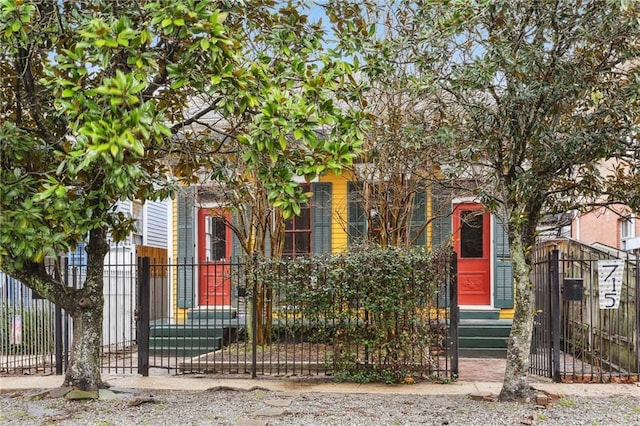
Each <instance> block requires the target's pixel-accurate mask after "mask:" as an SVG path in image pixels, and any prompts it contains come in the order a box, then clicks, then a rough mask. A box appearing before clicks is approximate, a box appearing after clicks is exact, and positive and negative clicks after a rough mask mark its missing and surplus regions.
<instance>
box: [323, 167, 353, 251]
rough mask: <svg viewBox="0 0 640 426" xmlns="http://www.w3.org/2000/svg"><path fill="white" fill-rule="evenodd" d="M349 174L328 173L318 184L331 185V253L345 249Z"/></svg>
mask: <svg viewBox="0 0 640 426" xmlns="http://www.w3.org/2000/svg"><path fill="white" fill-rule="evenodd" d="M348 177H350V174H349V172H346V171H345V172H343V174H341V175H335V174H333V173H329V174H327V175H325V176H322V177H321V178H320V182H329V183H331V252H332V253H340V252H342V251H345V250H346V249H347V242H348V240H347V183H348V182H349V179H348Z"/></svg>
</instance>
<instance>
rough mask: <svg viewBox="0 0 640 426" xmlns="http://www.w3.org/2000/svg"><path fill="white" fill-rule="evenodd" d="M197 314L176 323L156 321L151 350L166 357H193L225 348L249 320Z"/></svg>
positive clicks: (152, 326)
mask: <svg viewBox="0 0 640 426" xmlns="http://www.w3.org/2000/svg"><path fill="white" fill-rule="evenodd" d="M200 313H201V314H203V315H198V317H197V319H193V318H192V320H191V321H185V322H182V323H177V322H175V321H173V320H171V319H162V320H157V321H153V322H152V323H151V324H150V329H149V351H150V353H151V354H152V355H155V356H163V357H178V358H184V357H193V356H198V355H202V354H205V353H208V352H213V351H216V350H219V349H221V348H222V346H223V345H224V344H229V343H231V342H233V341H235V340H236V338H237V336H238V330H239V329H240V328H242V327H244V326H245V323H246V319H245V318H241V317H236V318H228V317H218V318H216V317H215V316H213V315H212V316H207V315H206V314H205V312H204V310H203V311H202V312H200Z"/></svg>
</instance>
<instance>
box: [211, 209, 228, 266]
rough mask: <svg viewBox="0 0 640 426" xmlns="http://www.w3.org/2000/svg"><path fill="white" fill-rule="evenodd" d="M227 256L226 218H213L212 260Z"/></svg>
mask: <svg viewBox="0 0 640 426" xmlns="http://www.w3.org/2000/svg"><path fill="white" fill-rule="evenodd" d="M226 258H227V229H226V224H225V221H224V219H222V218H220V217H212V218H211V260H222V259H226Z"/></svg>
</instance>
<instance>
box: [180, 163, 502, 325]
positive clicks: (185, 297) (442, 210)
mask: <svg viewBox="0 0 640 426" xmlns="http://www.w3.org/2000/svg"><path fill="white" fill-rule="evenodd" d="M350 176H351V175H350V174H349V173H348V172H345V173H343V174H342V175H333V174H331V175H324V176H321V177H320V178H319V179H317V180H316V181H314V182H311V183H310V184H309V189H310V190H311V192H313V197H312V198H311V201H310V203H309V206H308V207H307V208H305V209H303V211H302V213H301V215H300V216H299V217H296V218H295V219H293V220H290V221H288V223H287V227H286V231H285V232H286V241H285V255H289V256H297V255H306V254H317V253H327V252H331V253H338V252H341V251H344V250H345V249H346V248H347V247H348V246H349V245H350V244H353V243H355V242H356V241H357V240H358V239H359V238H360V237H362V236H364V235H366V233H367V229H366V227H367V223H368V222H367V221H366V215H367V212H365V211H364V209H363V206H362V204H361V203H360V202H359V201H358V198H357V197H355V196H354V193H355V191H356V189H357V188H358V182H354V181H353V180H352V179H351V178H350ZM201 192H202V193H206V192H207V191H206V188H202V187H198V186H193V187H188V188H185V189H184V190H183V191H181V192H180V193H179V195H178V196H177V199H176V202H175V206H174V212H173V213H174V230H173V235H174V244H173V253H175V254H176V259H177V260H178V262H179V263H184V265H185V268H184V271H183V272H182V273H181V272H180V271H178V277H177V279H176V280H175V283H174V286H175V287H174V296H173V298H174V301H173V306H174V308H175V312H174V315H173V316H174V317H175V318H184V315H185V313H186V311H187V310H189V309H195V308H198V307H205V306H220V305H225V306H226V305H229V304H232V300H231V297H232V296H231V295H232V293H231V289H230V288H226V289H225V290H224V291H223V292H222V293H223V294H224V296H216V298H215V300H214V299H212V298H210V297H207V294H208V293H209V291H208V289H211V288H212V287H214V286H215V287H216V288H221V287H229V286H230V283H229V282H226V283H224V282H223V280H224V279H225V278H224V276H225V275H228V274H225V266H224V265H225V263H228V262H230V259H232V258H235V257H236V256H241V255H242V254H243V253H241V251H240V248H239V245H238V244H237V242H236V243H234V236H233V234H232V232H231V229H230V228H229V227H228V226H226V225H225V219H224V218H225V215H226V217H227V218H230V217H231V212H225V207H226V206H224V204H221V203H219V202H216V201H215V200H211V199H207V198H206V197H204V196H200V195H199V194H200V193H201ZM209 193H210V191H209ZM443 199H444V198H443ZM430 218H432V219H433V220H429V219H430ZM409 222H410V223H409V224H408V225H407V226H409V228H410V229H409V230H408V233H409V234H410V235H412V237H414V240H415V241H416V244H418V245H426V246H428V247H437V246H439V245H440V244H443V243H445V242H447V241H452V242H453V246H454V249H455V251H456V252H457V253H458V254H459V260H458V282H459V305H460V307H461V310H462V311H463V312H465V311H472V312H474V313H475V314H476V316H475V317H477V318H502V319H509V318H512V316H513V278H512V271H511V259H510V252H509V244H508V240H507V235H506V233H505V231H504V228H503V227H502V226H501V225H500V224H499V222H498V221H497V220H496V218H495V217H494V216H493V215H491V214H489V213H487V212H486V210H485V209H484V208H483V206H482V205H481V204H479V203H477V202H474V200H472V199H454V200H453V203H452V202H451V199H450V197H446V201H445V202H444V203H439V202H438V197H433V196H431V194H430V193H429V192H428V191H423V192H422V193H419V194H416V197H415V204H414V210H413V215H412V217H411V220H410V221H409ZM193 263H200V264H203V263H205V264H209V265H210V267H201V268H200V272H195V273H193V274H196V275H198V274H199V275H200V276H199V277H194V276H193V275H191V273H190V272H189V271H190V270H193V269H192V268H188V267H187V266H188V265H191V264H193ZM207 270H209V272H205V271H207ZM212 270H215V271H219V272H220V273H217V272H216V273H211V271H212ZM216 280H217V281H216ZM218 294H220V293H218ZM485 313H486V315H487V316H486V317H485V316H483V315H484V314H485Z"/></svg>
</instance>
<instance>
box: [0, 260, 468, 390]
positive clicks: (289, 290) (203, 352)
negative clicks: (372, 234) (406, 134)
mask: <svg viewBox="0 0 640 426" xmlns="http://www.w3.org/2000/svg"><path fill="white" fill-rule="evenodd" d="M447 253H448V252H447ZM109 260H111V261H112V262H113V263H110V264H108V265H106V267H105V277H104V278H105V290H104V294H105V305H104V308H105V309H104V327H103V343H104V345H103V348H102V367H103V372H105V373H112V374H142V375H148V374H159V373H161V372H163V371H164V372H165V373H166V372H167V371H168V372H170V373H177V374H179V373H192V372H200V373H213V374H225V375H239V376H243V377H256V376H258V375H272V376H308V375H315V376H318V375H322V376H339V377H338V378H343V379H345V380H369V379H375V380H388V381H391V380H397V379H398V375H400V374H402V375H407V376H409V375H411V376H414V377H415V376H420V377H429V378H435V379H443V380H444V379H447V380H448V379H450V378H452V377H454V376H455V375H457V372H458V371H457V370H458V360H457V333H456V331H457V315H456V314H457V309H450V306H457V303H455V300H454V301H453V303H452V301H451V300H450V298H451V297H453V298H455V294H456V290H455V281H456V280H455V259H453V258H451V257H450V256H449V255H448V254H446V255H440V257H439V258H438V259H435V260H434V262H433V263H432V264H430V265H424V264H415V265H414V266H413V267H407V268H406V269H404V270H393V268H390V267H389V268H385V267H384V265H378V266H379V269H371V270H369V271H368V272H367V274H368V275H367V277H366V279H365V280H362V279H361V280H360V281H357V280H352V279H351V278H353V277H354V276H356V275H357V273H356V272H355V271H353V270H350V269H349V267H350V266H349V265H347V264H345V263H344V259H343V260H342V261H343V264H341V266H340V269H339V273H338V272H336V269H335V268H328V267H322V264H321V263H314V264H312V263H311V260H309V261H308V262H307V263H306V264H305V265H306V266H300V265H299V264H295V265H294V264H293V263H286V262H283V263H278V264H275V263H273V262H271V263H269V262H246V261H245V260H242V259H234V260H233V261H227V262H198V263H196V262H193V261H180V262H170V261H168V260H166V259H154V258H148V257H147V258H137V257H134V254H133V253H120V254H119V255H117V256H110V258H109ZM64 265H65V266H64V268H60V269H61V270H62V271H63V272H62V273H63V276H64V279H65V280H66V282H67V283H68V284H69V285H73V286H80V285H82V282H83V279H84V273H85V269H84V268H83V267H82V266H79V265H73V264H70V263H69V262H68V261H67V262H66V263H65V264H64ZM334 266H336V265H334ZM300 268H307V270H301V269H300ZM340 274H342V275H340ZM377 275H381V276H385V277H386V279H387V280H388V281H387V283H388V284H389V285H391V283H394V284H393V285H394V289H395V290H393V291H388V292H386V293H383V294H381V295H379V297H378V296H376V297H378V298H377V299H375V300H374V299H373V298H372V295H373V294H374V293H375V290H376V288H378V287H381V285H380V283H381V282H382V281H376V279H377V278H379V277H377ZM0 278H1V279H2V281H1V284H0V293H1V295H2V309H3V310H2V312H0V321H1V324H2V325H1V327H3V328H2V330H3V331H2V333H3V334H2V346H0V352H1V356H2V358H1V360H0V372H5V373H29V374H37V373H56V374H61V373H62V372H63V371H64V370H66V367H67V364H68V354H69V349H70V343H71V342H70V338H71V335H72V333H71V330H72V327H73V323H72V320H71V319H70V318H69V317H68V315H66V313H65V312H64V311H62V310H60V309H57V308H56V307H55V306H53V305H52V304H50V303H49V302H48V301H45V300H38V299H33V296H32V294H31V293H30V290H28V289H27V288H26V287H24V286H22V284H20V283H18V282H16V281H15V280H12V279H11V278H10V277H8V276H6V275H2V276H0ZM360 278H362V277H360ZM389 280H390V281H389ZM348 281H350V284H349V285H347V282H348ZM427 281H428V282H427ZM358 282H360V283H361V284H358ZM362 283H364V284H362ZM19 292H21V293H19ZM30 312H32V313H30ZM20 321H22V325H21V326H20V325H18V324H19V322H20ZM31 342H33V343H31Z"/></svg>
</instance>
